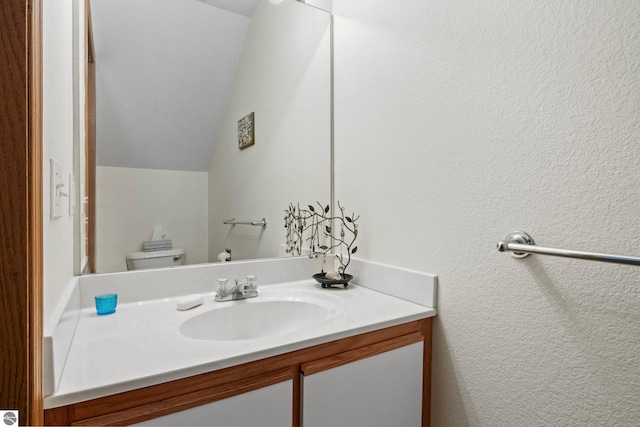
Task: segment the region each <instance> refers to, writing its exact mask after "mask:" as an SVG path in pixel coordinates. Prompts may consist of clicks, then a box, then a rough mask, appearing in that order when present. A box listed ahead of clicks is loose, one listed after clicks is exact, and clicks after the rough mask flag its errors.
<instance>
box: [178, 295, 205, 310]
mask: <svg viewBox="0 0 640 427" xmlns="http://www.w3.org/2000/svg"><path fill="white" fill-rule="evenodd" d="M203 302H204V297H203V296H202V295H197V294H196V295H189V296H186V297H184V298H180V299H179V300H178V310H189V309H190V308H193V307H197V306H199V305H201V304H202V303H203Z"/></svg>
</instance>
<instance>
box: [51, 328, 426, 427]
mask: <svg viewBox="0 0 640 427" xmlns="http://www.w3.org/2000/svg"><path fill="white" fill-rule="evenodd" d="M431 325H432V320H431V318H427V319H421V320H416V321H413V322H408V323H404V324H402V325H398V326H393V327H389V328H385V329H381V330H378V331H373V332H368V333H364V334H360V335H356V336H352V337H348V338H343V339H339V340H336V341H333V342H330V343H326V344H319V345H316V346H312V347H308V348H304V349H301V350H296V351H293V352H289V353H285V354H281V355H277V356H273V357H268V358H265V359H261V360H257V361H254V362H248V363H244V364H242V365H237V366H233V367H229V368H225V369H221V370H218V371H214V372H209V373H205V374H201V375H196V376H192V377H188V378H183V379H179V380H175V381H170V382H167V383H163V384H158V385H154V386H149V387H145V388H141V389H137V390H131V391H128V392H124V393H119V394H116V395H112V396H106V397H102V398H98V399H93V400H89V401H85V402H79V403H75V404H71V405H68V406H63V407H59V408H52V409H47V410H45V424H46V425H104V426H106V425H132V424H137V423H140V424H141V425H145V424H148V425H198V421H197V420H205V423H204V425H210V426H215V425H233V422H234V420H235V421H237V423H239V425H251V423H252V422H253V421H252V420H257V421H256V423H257V424H255V425H260V426H263V425H283V423H282V422H281V421H282V420H283V418H282V417H283V416H284V419H288V420H289V421H288V422H287V424H291V425H292V426H299V425H306V426H309V427H310V426H321V425H349V426H355V425H367V426H370V425H376V421H377V423H378V425H385V424H386V425H389V420H393V422H392V424H398V422H400V424H402V425H418V424H421V425H422V426H428V425H429V418H430V401H431V328H432V326H431ZM264 405H267V406H268V407H270V408H271V410H266V409H264V408H265V406H264ZM238 408H244V411H256V412H257V414H256V413H255V412H254V413H253V414H243V415H242V416H239V415H238V416H234V413H237V411H238V410H239V409H238ZM261 413H262V415H261ZM194 417H195V418H194ZM149 420H152V421H150V422H148V423H146V421H149ZM218 423H220V424H218Z"/></svg>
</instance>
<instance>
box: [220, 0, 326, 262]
mask: <svg viewBox="0 0 640 427" xmlns="http://www.w3.org/2000/svg"><path fill="white" fill-rule="evenodd" d="M329 35H330V33H329V14H327V13H326V12H324V11H321V10H318V9H315V8H313V7H310V6H307V5H304V4H301V3H298V2H295V1H288V2H283V3H281V4H279V5H277V6H274V5H272V4H271V3H269V2H267V1H263V2H261V4H260V5H258V7H257V9H256V11H255V12H254V15H253V17H252V18H251V23H250V24H249V28H248V30H247V35H246V38H245V43H244V45H243V49H242V54H241V56H240V60H239V62H238V69H237V72H236V79H235V81H234V84H233V88H232V90H231V95H230V97H229V103H228V106H227V111H226V114H225V119H224V121H223V125H222V127H221V132H220V134H219V135H218V140H217V142H216V144H215V146H214V151H213V157H212V159H211V165H210V168H209V234H210V236H209V256H210V258H211V260H212V261H217V255H218V254H219V253H221V252H222V251H224V249H225V248H230V249H231V250H232V258H233V259H236V260H237V259H247V258H256V257H258V258H264V257H272V256H279V255H284V243H285V229H284V220H283V218H284V210H285V209H287V207H288V206H289V203H291V202H293V203H296V202H299V203H301V205H302V206H306V204H308V203H315V202H316V201H320V202H322V203H329V199H330V197H331V196H330V144H329V141H330V138H331V134H330V118H331V113H330V105H331V104H330V94H331V92H330V52H329V47H330V44H329V42H330V38H329ZM251 112H254V113H255V145H252V146H249V147H247V148H245V149H244V150H240V149H239V148H238V120H240V119H241V118H243V117H244V116H246V115H247V114H249V113H251ZM231 218H237V219H238V220H241V221H254V220H259V219H262V218H266V219H267V222H268V225H267V227H266V228H265V229H262V228H261V227H252V226H246V225H238V226H235V227H231V226H229V225H223V223H222V221H224V220H225V219H231Z"/></svg>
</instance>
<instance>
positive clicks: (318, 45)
mask: <svg viewBox="0 0 640 427" xmlns="http://www.w3.org/2000/svg"><path fill="white" fill-rule="evenodd" d="M325 1H326V0H325ZM274 3H275V2H271V1H269V0H91V19H92V31H93V39H94V44H95V60H96V63H95V64H96V100H97V101H96V102H97V105H96V114H97V117H96V127H97V142H96V144H97V147H96V151H97V167H96V182H97V185H96V187H97V188H96V193H97V195H96V261H97V263H96V266H97V272H98V273H106V272H113V271H125V270H126V263H125V256H126V254H127V253H130V252H136V251H141V250H142V244H143V241H148V240H150V239H151V237H152V234H153V232H154V229H157V230H160V232H159V233H158V235H162V233H163V232H164V233H165V234H164V239H166V240H171V241H172V247H173V248H181V249H183V250H184V252H185V256H184V259H185V263H187V264H194V263H203V262H212V261H218V256H219V254H220V253H225V249H229V250H230V251H231V259H232V260H242V259H251V258H265V257H277V256H285V255H286V254H285V252H284V247H285V246H284V242H285V230H284V220H283V217H284V210H285V209H286V208H287V207H288V205H289V203H290V202H300V203H304V204H306V203H313V202H315V201H316V200H318V201H322V202H323V203H325V202H329V201H330V200H331V179H332V177H331V144H332V143H331V139H332V129H331V126H332V118H331V112H332V107H331V103H332V95H331V90H332V89H331V87H332V83H331V77H332V76H331V15H330V13H329V12H327V11H325V10H322V9H320V8H318V7H315V6H313V5H309V4H305V3H303V2H300V1H295V0H284V1H283V2H281V3H279V4H274ZM248 116H251V117H252V128H253V132H254V136H253V138H254V141H253V142H254V143H253V144H252V145H248V146H246V147H243V148H242V149H241V147H240V146H239V122H240V121H241V120H242V119H243V118H245V117H248ZM245 122H246V120H245ZM233 218H235V219H237V220H238V221H240V222H252V221H261V220H262V219H263V218H264V219H266V223H267V225H266V227H263V226H254V225H243V224H240V225H228V224H224V223H223V221H225V220H230V219H233Z"/></svg>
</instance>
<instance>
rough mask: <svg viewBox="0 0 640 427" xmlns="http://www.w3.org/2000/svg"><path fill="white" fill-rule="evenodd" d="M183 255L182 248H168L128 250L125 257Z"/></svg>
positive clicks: (142, 257)
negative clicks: (160, 249) (139, 250)
mask: <svg viewBox="0 0 640 427" xmlns="http://www.w3.org/2000/svg"><path fill="white" fill-rule="evenodd" d="M177 255H184V249H168V250H164V251H146V252H129V253H128V254H127V255H126V258H127V259H150V258H164V257H169V256H177Z"/></svg>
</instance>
